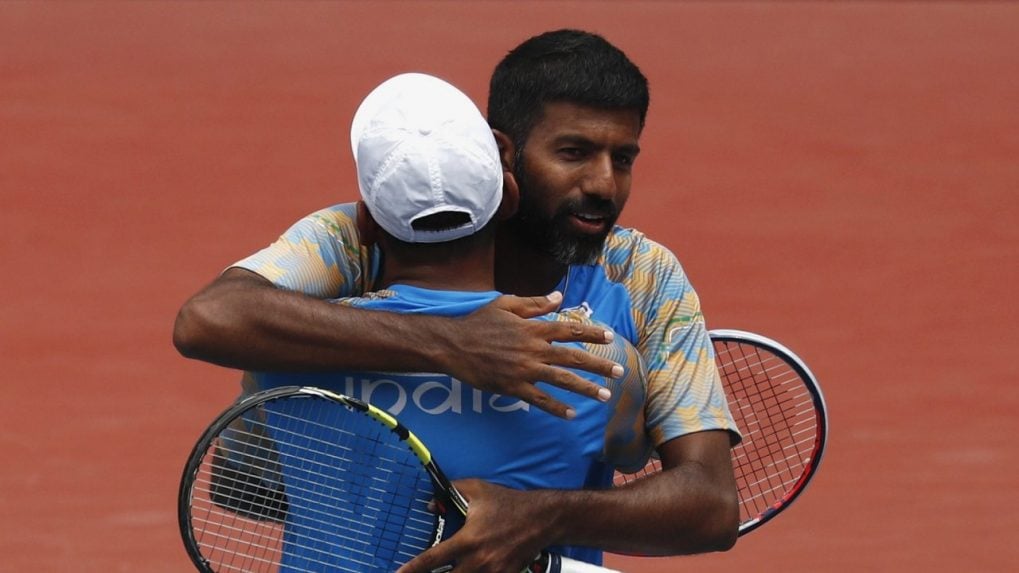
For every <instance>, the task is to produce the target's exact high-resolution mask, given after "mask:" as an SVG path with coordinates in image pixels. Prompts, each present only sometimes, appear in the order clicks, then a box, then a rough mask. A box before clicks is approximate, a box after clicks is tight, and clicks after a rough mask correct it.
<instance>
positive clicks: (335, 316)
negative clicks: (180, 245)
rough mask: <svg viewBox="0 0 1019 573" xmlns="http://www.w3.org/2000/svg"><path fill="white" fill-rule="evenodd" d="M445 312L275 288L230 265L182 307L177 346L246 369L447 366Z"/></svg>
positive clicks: (422, 368) (425, 368) (193, 354)
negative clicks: (371, 305) (363, 306)
mask: <svg viewBox="0 0 1019 573" xmlns="http://www.w3.org/2000/svg"><path fill="white" fill-rule="evenodd" d="M452 322H453V321H451V320H449V319H444V318H440V317H427V316H420V315H399V314H394V313H380V312H373V311H366V310H360V309H355V308H351V307H345V306H340V305H336V304H333V303H330V302H327V301H324V300H320V299H316V298H313V297H308V296H305V295H302V294H300V293H294V292H290V291H285V290H281V289H277V288H275V287H273V286H272V285H271V284H270V283H269V282H268V281H266V280H265V279H262V278H260V277H258V276H257V275H254V274H252V273H249V272H247V271H243V270H240V269H230V270H228V271H227V272H226V273H224V275H223V276H222V277H220V278H219V279H217V280H216V281H215V282H213V284H211V285H209V287H207V288H206V289H204V290H203V291H201V292H199V293H198V294H197V295H195V296H194V297H193V298H192V299H191V300H189V301H188V302H187V303H186V304H185V305H184V306H183V307H182V308H181V310H180V313H179V314H178V316H177V320H176V323H175V325H174V344H175V346H176V347H177V349H178V350H179V351H180V352H181V354H183V355H184V356H187V357H189V358H195V359H199V360H205V361H208V362H212V363H215V364H219V365H222V366H227V367H232V368H241V369H246V370H266V371H272V370H288V371H328V370H341V369H342V370H392V371H411V370H413V371H431V370H441V369H443V367H444V364H443V362H442V360H441V359H442V356H443V350H442V349H443V348H445V347H446V346H444V345H443V340H444V335H443V333H444V332H448V330H449V329H450V328H451V327H452V326H451V324H450V323H452Z"/></svg>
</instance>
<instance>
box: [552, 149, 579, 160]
mask: <svg viewBox="0 0 1019 573" xmlns="http://www.w3.org/2000/svg"><path fill="white" fill-rule="evenodd" d="M558 153H559V156H560V157H563V158H565V159H580V158H581V157H583V156H584V150H583V149H581V148H579V147H560V148H559V150H558Z"/></svg>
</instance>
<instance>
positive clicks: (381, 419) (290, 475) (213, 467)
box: [178, 386, 618, 573]
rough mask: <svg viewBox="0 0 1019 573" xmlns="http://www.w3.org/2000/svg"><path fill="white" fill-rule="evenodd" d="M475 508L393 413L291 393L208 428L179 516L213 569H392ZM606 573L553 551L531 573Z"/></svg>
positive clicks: (256, 397)
mask: <svg viewBox="0 0 1019 573" xmlns="http://www.w3.org/2000/svg"><path fill="white" fill-rule="evenodd" d="M466 511H467V502H466V500H465V499H464V497H463V496H462V495H461V494H460V493H459V492H458V491H457V490H456V488H454V487H453V485H452V483H450V480H449V479H447V478H446V476H445V475H444V474H443V473H442V470H441V469H440V468H439V466H438V465H437V464H436V463H435V460H433V459H432V457H431V454H430V453H429V451H428V449H427V448H426V447H425V445H424V444H423V443H421V441H420V440H419V439H418V438H417V437H416V436H415V435H414V434H413V433H411V432H410V430H408V429H407V428H406V427H404V426H403V425H401V424H400V423H399V422H398V421H397V420H396V419H395V418H393V417H392V416H391V415H389V414H388V413H387V412H385V411H383V410H380V409H378V408H376V407H374V406H372V405H370V404H368V403H365V402H362V401H360V400H357V399H354V398H350V397H347V396H343V395H340V394H335V393H332V392H328V391H325V390H320V389H317V388H309V387H296V386H289V387H285V388H277V389H272V390H266V391H263V392H259V393H256V394H253V395H251V396H249V397H248V398H246V399H244V400H242V401H240V402H238V403H237V404H235V405H233V406H232V407H230V408H228V409H227V410H226V411H225V412H224V413H223V414H222V415H220V416H219V417H218V418H217V419H216V420H215V421H213V423H212V424H211V425H210V426H209V428H208V429H206V431H205V432H204V433H203V434H202V436H201V438H200V439H199V440H198V443H197V444H196V445H195V448H194V450H193V451H192V453H191V456H190V458H189V459H188V461H187V464H186V466H185V469H184V475H183V478H182V480H181V486H180V496H179V506H178V519H179V522H180V530H181V535H182V537H183V540H184V544H185V546H186V549H187V552H188V555H189V556H190V557H191V560H192V561H193V562H194V564H195V566H196V567H197V568H198V570H199V571H202V572H204V573H211V572H216V573H219V572H262V571H266V572H268V571H272V572H276V571H280V572H288V573H289V572H310V571H315V572H321V571H330V572H332V571H339V572H356V573H375V572H378V573H392V572H393V571H395V570H396V569H397V568H398V567H399V566H400V565H402V564H404V563H406V562H407V561H409V560H410V559H411V558H413V557H415V556H416V555H418V554H420V553H421V552H422V551H424V550H426V549H428V548H429V547H432V546H433V545H435V544H437V543H439V542H440V541H441V540H443V539H445V538H447V537H449V536H450V535H451V534H453V533H454V532H455V531H456V530H458V529H459V528H460V526H461V525H462V524H463V521H464V517H465V515H466ZM448 570H450V567H448V566H447V567H444V568H440V569H438V570H436V571H435V572H434V573H441V572H443V571H448ZM599 571H600V572H603V573H604V572H609V571H611V570H609V569H604V568H601V567H596V566H594V565H589V564H587V563H581V562H577V561H572V560H568V559H565V558H561V557H559V556H557V555H551V554H547V553H543V554H542V555H541V556H539V558H538V559H536V560H535V562H534V563H533V564H532V565H531V566H529V567H528V568H527V569H526V572H527V573H596V572H599ZM617 573H618V572H617Z"/></svg>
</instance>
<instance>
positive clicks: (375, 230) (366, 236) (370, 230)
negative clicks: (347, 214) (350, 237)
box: [357, 201, 379, 247]
mask: <svg viewBox="0 0 1019 573" xmlns="http://www.w3.org/2000/svg"><path fill="white" fill-rule="evenodd" d="M357 234H358V235H359V236H360V238H361V244H362V245H364V246H366V247H370V246H372V245H374V244H375V243H377V242H379V224H378V223H376V222H375V218H374V217H372V214H371V212H370V211H369V210H368V206H367V205H365V204H364V201H358V202H357Z"/></svg>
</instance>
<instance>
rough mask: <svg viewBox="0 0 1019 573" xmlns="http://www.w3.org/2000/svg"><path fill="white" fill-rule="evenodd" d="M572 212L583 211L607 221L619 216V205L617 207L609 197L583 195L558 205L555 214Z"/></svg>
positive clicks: (567, 214)
mask: <svg viewBox="0 0 1019 573" xmlns="http://www.w3.org/2000/svg"><path fill="white" fill-rule="evenodd" d="M573 213H584V214H586V215H594V216H596V217H601V218H603V219H607V220H609V221H615V220H616V218H617V217H619V207H617V206H616V204H615V203H613V202H612V201H611V200H610V199H600V198H597V197H583V198H581V199H576V200H573V201H569V202H567V203H564V204H563V205H562V206H560V207H559V209H558V211H557V213H556V216H557V217H566V216H569V215H571V214H573Z"/></svg>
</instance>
